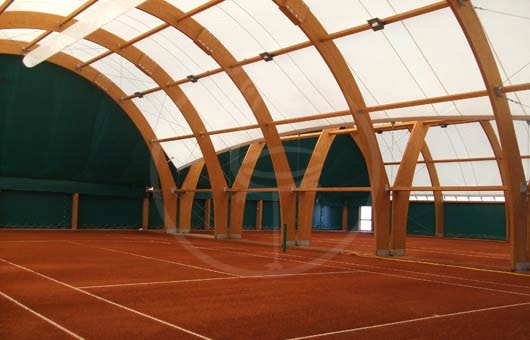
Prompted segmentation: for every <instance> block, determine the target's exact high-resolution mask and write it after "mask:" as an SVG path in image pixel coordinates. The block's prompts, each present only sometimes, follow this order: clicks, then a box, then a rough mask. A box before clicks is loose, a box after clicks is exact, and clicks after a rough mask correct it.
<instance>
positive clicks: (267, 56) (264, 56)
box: [259, 52, 273, 61]
mask: <svg viewBox="0 0 530 340" xmlns="http://www.w3.org/2000/svg"><path fill="white" fill-rule="evenodd" d="M259 56H260V57H261V58H262V59H263V60H265V61H271V60H272V59H273V55H272V54H270V53H269V52H263V53H260V54H259Z"/></svg>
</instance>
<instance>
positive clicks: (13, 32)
mask: <svg viewBox="0 0 530 340" xmlns="http://www.w3.org/2000/svg"><path fill="white" fill-rule="evenodd" d="M42 32H44V31H43V30H34V29H25V28H11V29H4V30H0V39H6V40H17V41H25V42H30V41H32V40H33V39H35V38H37V37H38V36H39V35H41V34H42Z"/></svg>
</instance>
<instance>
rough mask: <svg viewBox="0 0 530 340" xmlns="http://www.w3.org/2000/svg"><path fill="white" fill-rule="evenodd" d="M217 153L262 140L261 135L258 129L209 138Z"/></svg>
mask: <svg viewBox="0 0 530 340" xmlns="http://www.w3.org/2000/svg"><path fill="white" fill-rule="evenodd" d="M210 138H211V139H212V143H213V146H214V148H215V151H216V152H217V153H220V152H223V151H226V150H230V149H233V148H235V147H238V146H242V145H247V144H250V143H252V142H254V141H258V140H262V139H263V134H262V133H261V130H259V129H252V130H246V131H238V132H231V133H223V134H222V135H213V136H210Z"/></svg>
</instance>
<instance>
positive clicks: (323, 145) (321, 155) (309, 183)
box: [296, 129, 335, 246]
mask: <svg viewBox="0 0 530 340" xmlns="http://www.w3.org/2000/svg"><path fill="white" fill-rule="evenodd" d="M331 130H332V129H326V130H324V131H322V133H321V134H320V137H319V138H318V141H317V144H316V145H315V149H314V150H313V154H312V155H311V159H310V160H309V163H308V165H307V168H306V171H305V173H304V177H303V178H302V181H301V182H300V189H301V190H303V189H306V188H316V187H318V181H319V179H320V174H321V173H322V168H323V167H324V162H325V161H326V157H327V156H328V152H329V149H330V148H331V144H333V141H334V140H335V135H332V134H330V132H331ZM316 194H317V193H316V192H315V191H300V193H299V202H298V238H297V240H296V244H297V245H301V246H309V245H310V244H311V235H312V229H313V209H314V208H315V198H316Z"/></svg>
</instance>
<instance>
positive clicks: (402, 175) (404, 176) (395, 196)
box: [390, 122, 429, 256]
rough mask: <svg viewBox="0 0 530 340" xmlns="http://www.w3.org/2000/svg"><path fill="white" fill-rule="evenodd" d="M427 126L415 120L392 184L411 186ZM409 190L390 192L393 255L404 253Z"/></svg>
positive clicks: (391, 250) (391, 247)
mask: <svg viewBox="0 0 530 340" xmlns="http://www.w3.org/2000/svg"><path fill="white" fill-rule="evenodd" d="M428 129H429V127H428V126H427V125H424V124H423V123H422V122H416V123H415V124H414V128H413V129H412V133H411V134H410V137H409V140H408V142H407V147H406V148H405V152H404V153H403V158H402V160H401V165H400V166H399V169H398V172H397V175H396V179H395V180H394V186H411V185H412V180H413V178H414V170H415V169H416V164H417V162H418V157H419V155H420V151H421V149H422V147H423V144H424V142H425V135H426V134H427V131H428ZM409 198H410V191H394V192H393V193H392V231H391V234H390V235H391V239H390V253H391V255H393V256H402V255H405V240H406V236H407V219H408V210H409Z"/></svg>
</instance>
